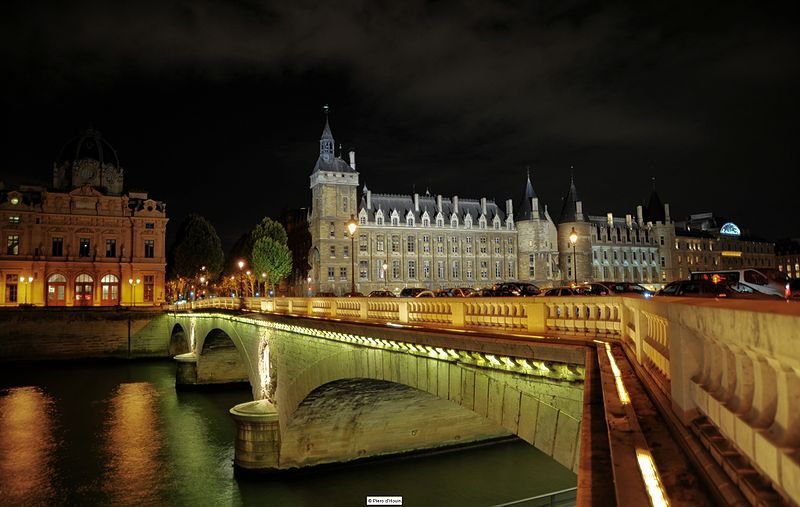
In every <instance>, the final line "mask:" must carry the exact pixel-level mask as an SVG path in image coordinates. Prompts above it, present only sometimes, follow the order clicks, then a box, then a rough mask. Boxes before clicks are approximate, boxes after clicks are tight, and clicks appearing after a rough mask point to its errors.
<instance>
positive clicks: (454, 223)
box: [450, 213, 458, 229]
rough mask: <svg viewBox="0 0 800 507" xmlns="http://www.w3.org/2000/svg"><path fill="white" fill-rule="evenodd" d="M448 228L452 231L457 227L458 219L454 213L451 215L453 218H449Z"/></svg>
mask: <svg viewBox="0 0 800 507" xmlns="http://www.w3.org/2000/svg"><path fill="white" fill-rule="evenodd" d="M450 227H452V228H454V229H455V228H456V227H458V217H457V216H456V215H455V213H453V216H452V217H450Z"/></svg>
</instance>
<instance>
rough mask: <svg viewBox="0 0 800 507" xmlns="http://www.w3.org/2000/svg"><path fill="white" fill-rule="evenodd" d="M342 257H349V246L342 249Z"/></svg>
mask: <svg viewBox="0 0 800 507" xmlns="http://www.w3.org/2000/svg"><path fill="white" fill-rule="evenodd" d="M342 257H344V258H345V259H346V258H348V257H350V247H349V246H347V245H345V246H343V247H342Z"/></svg>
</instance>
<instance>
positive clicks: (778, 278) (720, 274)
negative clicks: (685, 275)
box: [691, 268, 789, 298]
mask: <svg viewBox="0 0 800 507" xmlns="http://www.w3.org/2000/svg"><path fill="white" fill-rule="evenodd" d="M691 279H692V280H708V281H711V282H714V283H722V284H725V285H731V286H734V287H735V286H736V285H737V284H738V285H740V286H744V287H745V288H747V289H751V290H753V291H755V292H760V293H762V294H769V295H770V296H778V297H782V298H785V297H789V296H788V294H789V279H788V278H786V275H784V274H783V273H781V272H780V271H777V270H774V269H755V268H744V269H720V270H717V271H695V272H694V273H692V276H691Z"/></svg>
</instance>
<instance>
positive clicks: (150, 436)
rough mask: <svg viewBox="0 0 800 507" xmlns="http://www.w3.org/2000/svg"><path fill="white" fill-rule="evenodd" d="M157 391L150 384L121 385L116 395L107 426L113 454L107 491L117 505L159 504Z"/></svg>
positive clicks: (160, 441) (107, 479) (159, 461)
mask: <svg viewBox="0 0 800 507" xmlns="http://www.w3.org/2000/svg"><path fill="white" fill-rule="evenodd" d="M157 404H158V392H157V391H156V390H155V389H154V387H153V385H152V384H150V383H145V382H139V383H132V384H121V385H120V386H119V387H118V388H117V389H116V391H115V392H114V394H113V396H112V398H111V400H110V407H109V415H108V421H107V425H106V432H105V441H106V450H107V451H108V453H109V454H110V459H109V463H108V466H107V469H106V472H105V477H104V481H103V483H104V489H105V492H106V493H107V494H108V495H109V500H110V501H111V503H112V504H114V505H122V504H140V505H148V504H153V503H157V502H158V501H159V492H158V490H157V488H155V487H154V485H157V484H159V480H158V479H159V476H161V475H162V473H163V472H164V470H161V460H159V459H158V456H159V452H160V451H161V447H162V435H161V432H160V429H159V425H158V422H157V418H156V414H157V410H156V409H157Z"/></svg>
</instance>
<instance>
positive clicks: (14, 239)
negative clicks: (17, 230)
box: [6, 234, 19, 255]
mask: <svg viewBox="0 0 800 507" xmlns="http://www.w3.org/2000/svg"><path fill="white" fill-rule="evenodd" d="M7 245H8V247H7V249H6V255H19V235H18V234H12V235H10V236H8V243H7Z"/></svg>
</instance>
